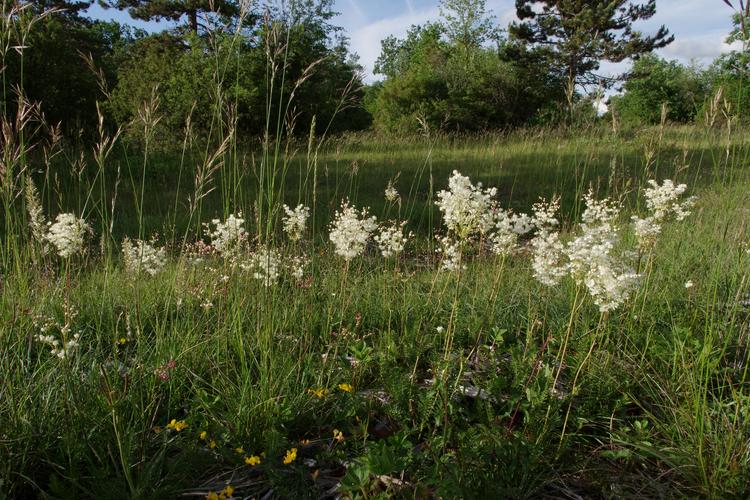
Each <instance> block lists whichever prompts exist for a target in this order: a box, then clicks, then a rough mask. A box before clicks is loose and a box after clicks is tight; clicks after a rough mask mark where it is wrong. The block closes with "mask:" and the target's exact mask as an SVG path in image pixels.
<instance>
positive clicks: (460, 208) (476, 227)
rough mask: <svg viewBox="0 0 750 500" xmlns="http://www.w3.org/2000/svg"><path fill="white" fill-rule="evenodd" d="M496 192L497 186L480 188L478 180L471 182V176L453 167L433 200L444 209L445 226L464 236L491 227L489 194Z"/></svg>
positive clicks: (491, 212) (492, 218) (492, 223)
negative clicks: (442, 187) (445, 188)
mask: <svg viewBox="0 0 750 500" xmlns="http://www.w3.org/2000/svg"><path fill="white" fill-rule="evenodd" d="M496 194H497V189H495V188H489V189H482V184H481V183H477V184H476V185H474V184H472V182H471V179H469V178H468V177H466V176H464V175H461V174H460V173H459V172H458V171H457V170H454V171H453V174H452V175H451V177H450V179H448V190H447V191H446V190H443V191H440V192H438V194H437V197H438V200H437V201H436V202H435V204H436V205H437V206H438V208H439V209H440V211H441V212H442V213H443V221H444V222H445V225H446V227H447V228H448V230H449V231H450V232H452V233H453V234H455V235H456V236H457V237H458V238H459V239H460V240H464V239H466V238H468V237H470V236H472V235H474V234H477V233H481V234H485V233H486V232H488V231H490V230H491V229H492V228H493V226H494V222H495V221H494V214H493V202H492V197H493V196H495V195H496Z"/></svg>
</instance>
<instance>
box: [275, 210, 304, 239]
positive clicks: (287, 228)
mask: <svg viewBox="0 0 750 500" xmlns="http://www.w3.org/2000/svg"><path fill="white" fill-rule="evenodd" d="M309 217H310V209H309V208H308V207H306V206H304V205H302V204H300V205H297V207H296V208H295V209H294V210H292V209H291V208H289V207H288V206H286V205H284V217H283V218H282V220H281V221H282V223H283V225H284V232H285V233H286V234H287V236H289V239H290V240H292V241H299V240H301V239H302V237H303V236H304V235H305V226H306V225H307V219H308V218H309Z"/></svg>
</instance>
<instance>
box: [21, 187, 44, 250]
mask: <svg viewBox="0 0 750 500" xmlns="http://www.w3.org/2000/svg"><path fill="white" fill-rule="evenodd" d="M24 199H25V201H26V210H27V211H28V212H29V226H31V235H32V237H33V238H34V240H35V241H37V242H39V243H45V229H46V227H47V220H46V217H45V216H44V210H43V209H42V202H41V200H40V199H39V191H37V189H36V186H35V185H34V182H32V180H31V179H27V180H26V188H25V190H24Z"/></svg>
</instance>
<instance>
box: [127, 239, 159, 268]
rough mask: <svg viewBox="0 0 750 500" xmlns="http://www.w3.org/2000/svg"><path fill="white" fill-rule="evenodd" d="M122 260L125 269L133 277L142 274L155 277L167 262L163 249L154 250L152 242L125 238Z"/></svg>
mask: <svg viewBox="0 0 750 500" xmlns="http://www.w3.org/2000/svg"><path fill="white" fill-rule="evenodd" d="M122 258H123V262H124V264H125V269H126V270H127V271H128V272H130V273H132V274H135V275H137V274H139V273H141V272H143V273H146V274H148V275H149V276H156V275H157V274H159V272H160V271H161V270H162V269H163V268H164V265H165V264H166V262H167V255H166V250H164V248H156V247H155V246H154V245H153V242H151V243H149V242H146V241H143V240H131V239H130V238H125V239H124V240H123V242H122Z"/></svg>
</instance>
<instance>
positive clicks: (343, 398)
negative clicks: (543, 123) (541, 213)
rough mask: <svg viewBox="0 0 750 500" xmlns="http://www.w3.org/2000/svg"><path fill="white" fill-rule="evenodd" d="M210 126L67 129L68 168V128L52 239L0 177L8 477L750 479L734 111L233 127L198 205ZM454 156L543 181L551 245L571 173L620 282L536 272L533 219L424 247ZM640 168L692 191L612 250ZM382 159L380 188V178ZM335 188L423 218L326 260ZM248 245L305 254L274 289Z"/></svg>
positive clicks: (748, 336) (107, 490) (741, 195)
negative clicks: (455, 243) (511, 244)
mask: <svg viewBox="0 0 750 500" xmlns="http://www.w3.org/2000/svg"><path fill="white" fill-rule="evenodd" d="M207 151H208V152H207ZM211 151H212V150H210V148H209V149H206V148H205V147H204V146H195V147H193V148H186V150H185V151H184V152H182V153H181V152H180V151H177V152H171V153H164V152H155V153H152V154H146V155H145V156H144V155H143V153H134V152H133V151H130V150H127V149H125V148H121V147H120V146H119V145H118V146H117V147H116V148H115V149H114V150H113V152H112V153H111V154H110V155H109V156H108V157H107V158H106V160H105V161H102V165H103V168H99V167H97V164H96V161H95V159H94V158H92V157H90V156H88V153H87V154H86V155H84V157H85V158H86V165H87V166H86V168H83V169H81V168H78V171H77V172H75V171H74V170H75V168H74V167H71V162H72V161H74V160H76V159H77V158H78V157H79V156H78V155H77V153H72V152H70V153H66V154H65V155H60V156H58V157H56V158H55V159H54V161H51V162H49V163H48V164H47V165H46V166H44V167H39V168H38V169H37V168H36V167H35V170H34V172H33V177H31V178H33V181H34V183H35V185H36V187H37V189H38V190H39V194H40V198H41V200H42V201H43V208H44V212H45V214H46V217H47V218H48V219H49V220H54V217H55V216H56V215H57V214H59V213H61V212H72V213H74V214H76V216H78V217H83V218H85V219H86V221H87V223H88V224H89V225H90V226H91V229H92V231H91V234H88V235H87V237H86V244H85V250H84V251H83V252H82V253H76V254H75V255H73V256H71V257H67V258H62V257H60V256H58V255H56V253H55V251H54V248H52V249H48V250H47V251H46V252H45V251H44V247H45V244H44V243H43V242H41V241H34V240H33V238H32V231H31V229H30V228H29V223H30V219H29V216H28V211H27V209H28V203H29V200H28V199H25V198H24V196H23V194H22V189H21V188H19V191H18V194H17V195H16V194H12V196H11V194H8V193H10V191H8V190H7V189H6V190H5V191H4V192H5V193H6V195H5V198H4V199H5V212H4V213H5V218H4V219H3V222H4V224H3V225H4V227H5V232H4V233H3V259H2V265H3V269H2V297H1V298H0V325H2V326H0V381H2V383H1V384H0V498H1V497H3V496H4V497H6V498H31V497H44V498H136V497H137V498H157V497H158V498H172V497H177V496H180V495H183V494H185V495H192V496H194V497H197V498H202V497H204V496H208V498H217V497H218V496H219V495H220V494H221V492H223V494H224V495H223V496H224V497H230V496H237V497H242V498H252V497H254V498H318V497H330V496H335V495H337V494H343V495H344V496H346V497H351V498H369V497H380V498H385V497H399V498H430V497H439V498H508V497H510V498H529V497H531V498H539V497H566V498H567V497H570V498H578V497H618V498H619V497H626V496H632V497H659V498H663V497H685V496H700V497H703V496H707V497H714V498H741V497H744V496H746V495H747V494H748V492H750V418H748V417H750V378H749V377H748V366H749V363H750V351H748V345H749V342H750V323H748V321H749V320H750V302H749V301H750V285H749V284H748V276H749V274H750V273H749V271H750V254H749V253H748V251H747V248H748V247H747V244H748V242H750V216H749V213H750V168H749V167H748V160H749V159H750V133H748V132H747V131H744V130H742V129H737V130H734V129H733V130H731V131H727V130H726V129H721V128H718V129H715V130H707V129H706V128H704V127H701V126H695V127H669V126H667V127H665V128H659V127H655V128H649V129H644V130H640V131H625V132H621V133H620V134H619V135H614V134H612V132H611V131H608V130H606V129H598V128H594V129H591V130H587V131H581V132H577V133H572V132H570V131H556V130H555V131H549V130H539V131H526V132H516V133H512V134H506V135H500V134H497V135H492V134H488V135H485V136H480V137H469V136H467V137H459V138H456V137H452V138H451V137H442V136H435V137H429V138H428V137H413V138H400V139H384V138H378V137H374V136H370V135H352V136H346V137H344V138H333V139H331V140H329V141H327V142H325V143H324V144H322V145H321V146H320V147H319V148H315V147H308V144H307V143H306V142H301V143H299V144H297V143H294V144H290V145H289V147H288V149H287V152H286V153H285V154H284V153H282V154H279V155H275V156H273V157H271V156H270V155H264V154H263V152H262V151H260V152H259V151H256V150H255V149H254V148H250V147H247V148H237V149H230V150H227V151H223V152H222V155H221V159H222V161H223V163H220V164H219V163H218V162H217V163H216V164H218V166H217V168H216V170H215V172H214V173H213V174H212V177H211V180H210V183H207V184H206V187H205V189H204V191H205V192H208V191H209V190H210V189H211V188H214V189H213V191H211V192H210V193H209V194H207V195H206V196H205V197H204V198H203V199H202V201H201V203H196V204H193V205H191V203H190V201H189V200H190V199H191V197H192V199H196V185H195V181H194V179H195V176H196V170H198V171H200V169H201V167H200V165H203V164H205V163H206V160H205V158H206V157H207V156H210V154H211ZM316 151H317V153H316ZM144 158H145V161H144ZM35 161H37V163H36V164H38V165H45V163H44V161H43V159H41V158H37V159H36V160H35ZM144 162H145V166H144ZM453 170H458V171H460V172H461V173H462V174H464V175H468V176H470V177H471V179H472V181H475V182H477V181H481V182H482V183H483V184H484V185H485V187H488V186H495V187H497V188H498V193H497V196H496V199H497V201H498V203H499V205H500V206H501V207H503V208H512V209H513V210H514V211H516V212H523V213H529V212H530V211H531V209H532V205H533V204H534V203H535V202H536V201H537V200H538V198H539V197H540V196H543V197H546V198H547V199H550V198H552V197H553V195H559V196H560V197H561V207H562V208H561V212H560V217H561V220H562V224H561V226H562V235H561V239H562V241H563V242H564V243H567V242H568V241H569V240H571V239H572V238H574V237H575V236H576V235H577V234H578V233H579V231H580V230H581V227H580V226H579V225H578V222H579V221H580V219H581V215H582V213H583V210H584V209H585V206H584V204H583V202H582V197H583V195H584V194H585V193H586V192H587V191H588V189H589V188H592V189H593V191H594V192H595V193H596V196H597V197H598V198H604V197H611V198H613V199H617V200H621V204H622V212H621V213H620V215H619V217H618V218H617V219H616V220H615V222H614V225H615V226H616V227H617V228H619V229H621V232H622V238H621V240H620V241H619V243H618V245H619V246H618V250H619V249H622V250H623V252H624V253H623V255H627V256H628V258H632V262H633V263H634V267H635V270H636V271H637V272H638V273H639V274H640V275H641V277H640V279H639V281H638V285H637V288H635V289H634V290H633V292H632V294H631V295H630V296H629V298H628V299H627V300H626V301H625V302H624V303H623V304H622V305H621V306H620V307H618V308H616V309H615V310H613V311H610V312H608V313H602V312H600V310H599V308H597V307H596V305H595V304H594V303H593V301H592V298H591V297H590V296H589V295H588V293H587V289H586V287H585V286H583V285H581V284H576V282H575V281H574V280H573V279H572V278H571V277H570V276H567V275H566V276H565V277H564V278H563V279H562V280H561V282H560V283H559V284H557V285H555V286H544V285H542V284H540V283H539V282H538V280H536V279H535V278H534V273H533V269H532V265H531V254H532V252H533V248H531V246H530V245H529V240H530V238H531V236H530V235H529V236H523V237H522V238H521V242H520V246H519V248H518V249H517V250H516V251H515V252H514V253H513V254H512V255H509V256H507V257H503V256H499V255H494V254H492V253H491V252H489V251H487V250H486V248H485V247H484V246H483V243H484V241H483V238H470V239H467V240H466V242H465V243H462V245H463V246H462V248H463V250H464V257H463V261H462V262H463V264H464V265H465V268H463V269H458V270H456V271H452V272H451V271H445V270H441V264H440V259H441V255H440V254H437V253H436V252H435V248H436V247H437V243H436V240H435V237H436V236H439V235H444V234H446V227H445V225H444V223H443V218H442V216H441V212H440V211H439V210H438V207H437V206H436V205H435V201H436V199H437V196H436V193H437V192H438V191H440V190H443V189H447V186H448V177H449V176H450V174H451V171H453ZM118 171H119V174H118ZM118 178H119V181H118ZM648 179H657V180H659V181H661V180H663V179H673V180H674V181H675V182H679V183H686V184H687V185H688V191H687V194H689V195H696V196H697V197H698V199H697V202H696V205H695V206H694V207H693V208H692V209H691V212H692V213H691V214H690V215H689V216H688V217H687V218H686V219H685V220H682V221H674V220H673V221H670V222H668V223H665V224H664V226H663V230H662V233H661V235H660V236H659V239H658V241H657V243H656V245H655V246H654V247H653V249H651V250H650V251H648V252H644V251H641V252H639V253H638V254H637V255H630V254H629V253H628V251H630V250H632V249H634V248H636V242H635V236H634V234H633V230H632V227H631V225H630V217H631V215H634V214H641V215H642V214H645V213H646V212H647V210H648V207H646V206H645V202H644V197H643V188H644V187H647V184H646V181H647V180H648ZM389 180H393V181H394V185H395V186H396V188H397V189H398V191H399V193H400V195H401V198H400V202H397V203H387V202H386V200H385V199H384V190H385V189H386V186H387V184H388V181H389ZM26 182H28V180H27V181H26ZM21 184H22V183H21V182H20V181H19V186H20V185H21ZM344 198H349V199H350V200H351V202H352V203H353V204H355V205H356V206H358V207H362V206H369V207H370V208H371V210H370V212H371V213H372V214H373V215H375V216H377V217H378V220H379V221H384V220H386V219H392V218H394V219H399V220H406V221H407V226H406V228H407V230H408V231H412V232H413V233H415V234H416V236H415V238H414V239H413V240H411V241H409V242H408V243H407V245H406V248H405V251H404V253H403V254H402V255H400V256H398V257H391V258H387V259H386V258H383V257H382V256H381V255H380V253H379V252H378V249H377V246H376V245H374V244H373V243H372V242H370V243H369V244H368V245H367V248H366V251H365V252H364V254H363V255H361V256H358V257H355V258H354V259H352V260H351V261H345V260H344V259H343V258H341V257H339V256H337V255H336V254H335V253H334V251H333V247H332V245H331V242H330V241H329V232H330V222H331V218H332V216H333V214H334V212H335V211H336V210H337V209H338V207H339V205H340V203H341V201H342V199H344ZM113 200H114V201H113ZM283 202H285V203H287V204H289V205H292V206H294V205H297V203H303V204H305V205H307V206H310V207H311V208H312V217H311V220H310V221H309V224H308V229H307V230H306V232H305V234H304V238H303V239H302V240H301V241H296V242H295V241H290V240H289V239H288V238H286V237H285V236H284V234H283V232H282V230H281V224H280V216H281V210H280V205H281V203H283ZM191 206H193V207H195V210H192V211H191ZM240 211H241V212H242V213H243V214H244V215H245V217H246V219H247V222H246V225H245V228H246V229H247V232H248V234H249V238H248V241H247V245H246V247H245V248H243V249H241V251H239V253H238V254H236V255H234V256H233V257H232V258H226V257H222V256H218V255H216V254H215V253H204V254H203V259H202V260H201V261H200V262H198V263H194V262H193V260H192V259H191V258H190V255H189V253H190V249H192V250H196V247H195V245H194V243H195V242H196V241H199V240H201V241H204V242H205V243H206V244H208V243H210V242H211V240H210V238H209V237H208V235H207V233H206V231H205V230H204V229H202V227H203V226H202V224H203V223H208V222H210V221H211V220H212V219H214V218H217V219H221V220H224V219H225V218H226V217H227V216H228V215H229V214H231V213H237V212H240ZM191 214H192V215H191ZM155 234H158V237H157V239H156V242H157V243H156V244H157V245H158V246H162V245H166V248H165V252H166V265H165V266H164V268H163V269H162V270H161V271H160V272H158V273H156V274H155V275H154V276H151V275H149V274H147V273H144V272H141V273H138V272H137V270H136V271H133V270H132V269H128V268H127V267H126V266H125V264H124V262H123V258H122V254H121V251H120V246H121V242H122V238H123V237H125V236H128V237H130V238H139V237H140V238H142V239H149V238H150V237H151V236H152V235H155ZM261 244H262V245H263V248H274V249H276V251H278V252H279V256H280V265H281V266H282V267H283V266H286V265H287V264H289V263H290V262H292V259H293V258H296V257H300V256H302V255H305V256H306V257H307V258H308V259H309V264H308V266H307V267H306V269H305V273H304V276H303V277H301V278H300V277H294V276H291V275H289V274H288V273H287V271H282V273H281V276H280V277H279V279H278V281H274V283H273V284H272V285H271V286H265V285H266V283H264V281H263V280H259V279H256V278H255V277H254V275H253V272H251V271H244V270H243V269H242V263H244V262H246V259H248V258H251V257H250V256H251V255H252V252H253V251H254V250H255V249H257V248H259V246H260V245H261ZM46 246H47V247H49V244H46ZM188 246H189V248H188ZM214 247H215V245H214ZM203 250H204V252H205V248H204V249H203ZM256 272H257V269H256ZM40 334H47V335H53V336H54V337H55V338H57V339H59V340H60V341H62V342H63V343H64V342H65V341H66V340H69V339H71V338H72V336H73V335H74V334H78V335H79V338H78V345H77V347H75V348H73V347H71V348H70V350H69V352H66V355H65V356H64V357H58V356H55V355H54V354H51V353H50V347H49V346H48V345H46V344H44V343H43V342H40V341H39V340H37V336H38V335H40ZM293 450H294V451H293ZM228 485H229V486H231V488H230V490H227V489H226V488H227V486H228ZM212 493H216V495H217V497H213V496H212V495H211V494H212Z"/></svg>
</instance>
